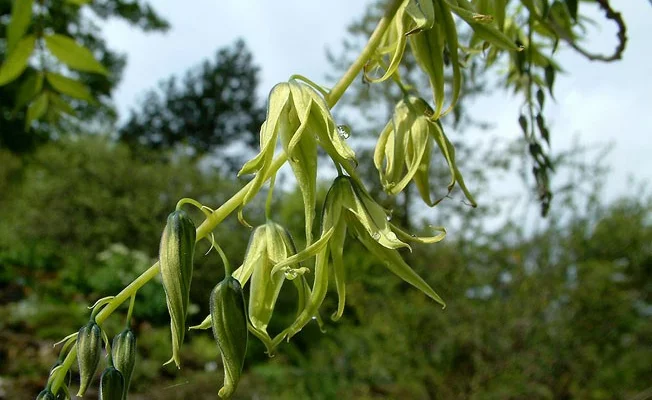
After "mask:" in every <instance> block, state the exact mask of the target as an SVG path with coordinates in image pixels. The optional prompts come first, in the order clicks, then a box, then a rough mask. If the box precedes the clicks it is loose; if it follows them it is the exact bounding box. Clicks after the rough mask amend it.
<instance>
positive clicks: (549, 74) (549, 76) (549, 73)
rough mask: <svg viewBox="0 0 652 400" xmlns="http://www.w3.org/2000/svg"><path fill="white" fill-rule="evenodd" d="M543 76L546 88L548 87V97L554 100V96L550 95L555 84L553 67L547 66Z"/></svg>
mask: <svg viewBox="0 0 652 400" xmlns="http://www.w3.org/2000/svg"><path fill="white" fill-rule="evenodd" d="M545 75H546V86H548V92H550V96H552V98H553V99H554V98H555V95H554V94H553V93H552V87H553V86H554V84H555V67H553V66H552V64H551V65H548V66H547V67H546V69H545Z"/></svg>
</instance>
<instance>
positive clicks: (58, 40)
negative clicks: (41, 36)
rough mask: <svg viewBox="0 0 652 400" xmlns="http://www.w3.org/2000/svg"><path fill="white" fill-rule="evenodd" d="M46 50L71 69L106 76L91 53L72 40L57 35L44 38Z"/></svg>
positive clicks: (106, 73) (103, 68)
mask: <svg viewBox="0 0 652 400" xmlns="http://www.w3.org/2000/svg"><path fill="white" fill-rule="evenodd" d="M45 45H46V46H47V48H48V50H50V52H51V53H52V55H54V56H55V57H56V58H58V59H59V61H61V62H62V63H64V64H66V65H67V66H69V67H70V68H72V69H76V70H79V71H84V72H94V73H98V74H102V75H108V74H109V71H108V70H107V69H106V68H105V67H104V66H103V65H102V64H101V63H100V62H99V61H97V60H96V59H95V57H94V56H93V53H92V52H91V51H90V50H89V49H87V48H86V47H84V46H82V45H81V44H79V43H77V42H76V41H75V40H74V39H73V38H71V37H69V36H65V35H60V34H58V33H55V34H52V35H47V36H45Z"/></svg>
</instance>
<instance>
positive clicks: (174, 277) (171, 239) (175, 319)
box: [159, 210, 196, 368]
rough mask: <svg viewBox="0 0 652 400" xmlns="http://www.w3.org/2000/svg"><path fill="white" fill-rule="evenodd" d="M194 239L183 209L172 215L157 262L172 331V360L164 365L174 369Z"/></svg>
mask: <svg viewBox="0 0 652 400" xmlns="http://www.w3.org/2000/svg"><path fill="white" fill-rule="evenodd" d="M195 240H196V233H195V224H194V223H193V222H192V220H191V219H190V217H189V216H188V214H186V213H185V212H184V211H182V210H177V211H174V212H173V213H171V214H170V215H169V216H168V223H167V225H166V226H165V229H164V230H163V235H162V236H161V248H160V252H159V262H160V266H161V277H162V278H163V288H164V289H165V298H166V301H167V305H168V311H169V313H170V328H171V331H172V358H171V359H170V360H169V361H168V362H167V363H170V362H172V361H174V363H175V364H176V366H177V368H180V358H179V349H180V348H181V345H182V344H183V338H184V335H185V333H186V314H187V312H188V301H189V296H190V281H191V280H192V268H193V255H194V252H195ZM167 363H166V364H167Z"/></svg>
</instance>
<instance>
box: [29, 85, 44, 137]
mask: <svg viewBox="0 0 652 400" xmlns="http://www.w3.org/2000/svg"><path fill="white" fill-rule="evenodd" d="M47 109H48V93H47V92H43V93H41V94H40V95H39V96H38V97H36V99H34V101H33V102H32V103H31V104H30V105H29V107H27V116H26V117H25V129H27V128H29V126H30V125H31V123H32V121H36V120H38V119H40V118H41V117H43V115H45V112H46V111H47Z"/></svg>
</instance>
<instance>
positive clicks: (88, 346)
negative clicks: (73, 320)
mask: <svg viewBox="0 0 652 400" xmlns="http://www.w3.org/2000/svg"><path fill="white" fill-rule="evenodd" d="M101 355H102V329H101V328H100V326H99V325H98V324H96V323H95V321H90V322H89V323H88V324H86V325H84V326H83V327H82V328H81V329H80V330H79V334H78V335H77V361H78V362H79V391H78V392H77V396H79V397H81V396H83V395H84V393H86V389H88V386H89V385H90V383H91V381H92V380H93V376H95V371H96V370H97V365H98V364H99V362H100V357H101Z"/></svg>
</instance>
